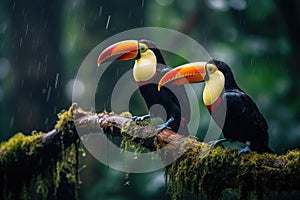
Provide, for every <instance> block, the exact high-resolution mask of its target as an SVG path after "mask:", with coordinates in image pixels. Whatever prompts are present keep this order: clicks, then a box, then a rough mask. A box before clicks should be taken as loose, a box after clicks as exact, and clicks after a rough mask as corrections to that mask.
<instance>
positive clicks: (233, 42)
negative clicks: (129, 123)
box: [0, 0, 300, 200]
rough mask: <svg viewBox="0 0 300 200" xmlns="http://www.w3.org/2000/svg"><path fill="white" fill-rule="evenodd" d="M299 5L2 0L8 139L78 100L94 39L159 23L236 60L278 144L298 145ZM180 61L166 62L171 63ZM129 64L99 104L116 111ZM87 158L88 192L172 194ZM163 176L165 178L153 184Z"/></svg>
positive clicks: (234, 0)
mask: <svg viewBox="0 0 300 200" xmlns="http://www.w3.org/2000/svg"><path fill="white" fill-rule="evenodd" d="M284 2H285V3H284ZM299 4H300V3H299V2H295V1H282V2H281V1H279V0H278V1H277V0H275V1H259V0H211V1H209V0H202V1H197V0H190V1H185V0H155V1H149V0H118V1H117V0H91V1H85V0H75V1H73V0H64V1H51V2H50V1H49V2H47V1H45V0H43V1H40V2H39V3H36V2H35V1H32V0H31V1H26V3H24V2H22V1H21V0H14V1H1V2H0V19H1V20H0V102H1V104H0V113H1V115H0V119H1V120H0V133H1V135H0V139H2V140H4V139H7V138H9V137H11V136H12V135H13V134H15V132H16V131H18V130H21V131H24V132H27V133H30V132H31V130H34V129H38V130H44V131H47V130H49V129H51V128H52V127H53V126H54V124H55V120H56V115H55V114H56V113H57V112H58V111H59V110H60V109H63V108H67V107H68V106H69V105H71V100H72V99H71V94H72V81H73V80H74V79H75V77H76V73H77V70H78V69H79V67H80V65H81V63H82V61H83V60H84V58H85V57H86V55H87V54H88V53H89V52H90V51H91V50H92V49H93V48H94V47H95V46H96V45H98V44H99V43H100V42H102V41H103V40H105V39H107V38H108V37H110V36H112V35H114V34H117V33H119V32H121V31H125V30H128V29H132V28H137V27H144V26H155V27H164V28H169V29H174V30H178V31H180V32H182V33H184V34H187V35H188V36H190V37H192V38H193V39H195V40H196V41H198V42H199V43H200V44H201V45H203V47H204V48H205V49H206V50H207V52H208V53H209V54H210V55H211V57H214V58H218V59H221V60H223V61H225V62H226V63H228V64H229V65H230V66H231V67H232V69H233V72H234V74H235V77H236V79H237V82H238V83H239V85H240V87H241V88H242V89H243V90H245V91H246V92H247V93H248V94H249V95H250V96H251V97H253V99H254V100H255V102H256V103H257V105H258V106H259V108H260V110H261V112H262V113H263V115H264V116H265V118H266V120H267V121H268V124H269V135H270V146H271V147H272V149H274V150H275V151H276V152H278V153H284V152H286V151H287V150H289V149H293V148H299V147H300V123H299V120H300V106H299V100H300V95H299V94H300V93H299V90H300V80H299V73H300V68H299V67H298V66H297V61H298V60H299V57H300V42H299V41H300V38H299V37H298V38H297V37H295V35H297V33H300V31H299V26H298V25H299V24H300V9H299V8H300V5H299ZM297 22H298V23H297ZM299 35H300V34H298V36H299ZM133 39H134V38H133ZM186 51H193V49H186ZM95 62H96V61H95ZM181 62H182V60H180V59H179V60H178V61H177V60H175V59H174V60H167V63H168V64H169V65H170V66H176V65H179V64H182V63H181ZM131 64H132V63H131V62H126V63H125V64H123V66H125V67H123V66H116V67H113V68H111V69H109V71H108V72H107V73H108V74H107V75H106V76H107V79H103V80H101V81H102V82H101V85H102V90H101V88H98V90H97V95H96V102H97V106H96V108H95V109H96V111H101V110H103V109H107V110H109V109H110V107H109V101H110V100H109V98H110V97H109V96H110V92H109V91H111V90H112V88H113V86H114V83H115V82H116V81H117V80H118V78H119V77H121V76H122V74H123V73H125V72H127V71H128V70H129V69H130V67H131V66H130V65H131ZM95 67H96V65H95ZM103 85H104V86H105V87H104V86H103ZM103 88H105V89H103ZM198 91H199V106H200V108H201V121H200V127H199V131H198V134H197V136H198V137H199V138H200V139H203V137H204V135H203V134H205V132H206V130H207V123H208V122H209V115H208V112H207V111H206V109H205V108H204V107H203V105H202V100H201V99H202V97H201V90H199V89H198ZM136 96H138V95H136ZM132 107H133V108H132ZM131 108H132V110H133V112H134V114H140V113H141V114H143V113H144V112H146V110H145V108H142V106H139V108H138V109H137V108H136V107H135V106H131ZM84 164H85V165H87V167H86V168H85V169H84V170H82V177H83V178H82V180H83V183H82V187H81V188H82V189H81V193H82V199H91V198H92V199H124V200H125V199H133V198H134V199H164V198H165V196H164V184H163V182H160V181H161V180H162V178H163V176H162V173H161V172H153V173H148V174H134V175H131V174H130V175H129V178H126V177H127V175H126V174H124V173H121V172H117V171H114V170H112V169H109V168H108V167H105V166H103V165H101V164H99V163H97V162H96V161H95V160H93V158H91V157H90V156H87V157H86V158H84V159H83V165H84ZM127 179H128V180H127ZM155 180H156V181H158V182H159V183H158V184H155V183H153V185H151V184H150V183H152V182H155ZM127 181H129V182H128V183H129V184H126V182H127ZM154 186H157V187H154ZM158 186H159V187H158ZM145 188H149V189H145ZM154 188H155V189H154Z"/></svg>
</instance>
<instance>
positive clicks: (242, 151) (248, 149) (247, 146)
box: [238, 142, 251, 155]
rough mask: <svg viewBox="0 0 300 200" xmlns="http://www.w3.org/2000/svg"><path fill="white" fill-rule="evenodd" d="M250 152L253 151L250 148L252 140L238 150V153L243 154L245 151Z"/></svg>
mask: <svg viewBox="0 0 300 200" xmlns="http://www.w3.org/2000/svg"><path fill="white" fill-rule="evenodd" d="M248 152H251V149H250V142H246V146H245V147H244V148H241V149H240V150H239V151H238V155H241V154H243V153H248Z"/></svg>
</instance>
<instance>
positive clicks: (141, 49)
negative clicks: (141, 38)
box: [140, 43, 148, 53]
mask: <svg viewBox="0 0 300 200" xmlns="http://www.w3.org/2000/svg"><path fill="white" fill-rule="evenodd" d="M147 50H148V47H147V45H145V44H143V43H140V51H141V53H144V52H145V51H147Z"/></svg>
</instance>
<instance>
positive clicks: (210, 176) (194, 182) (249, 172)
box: [166, 145, 300, 199]
mask: <svg viewBox="0 0 300 200" xmlns="http://www.w3.org/2000/svg"><path fill="white" fill-rule="evenodd" d="M299 159H300V152H299V151H298V150H294V151H290V152H288V153H287V154H286V155H283V156H277V155H274V154H258V153H255V152H251V153H247V154H243V155H241V156H238V155H237V150H234V149H223V148H221V147H217V148H214V149H211V150H210V149H209V147H207V146H206V145H204V146H203V145H200V146H196V147H193V148H189V149H188V150H187V152H186V153H185V155H184V157H183V158H181V159H179V160H177V161H176V162H174V163H173V164H172V165H171V166H170V167H169V168H168V169H167V170H166V174H167V178H168V193H169V194H170V195H171V197H172V199H178V198H179V197H181V196H182V195H184V194H187V193H194V194H201V193H203V194H206V195H207V196H208V197H209V198H211V199H216V198H220V197H221V196H222V193H223V192H225V191H228V190H230V192H231V193H235V195H236V196H237V197H239V198H247V197H249V195H252V196H255V197H257V198H258V197H261V196H262V195H263V193H265V192H268V191H284V190H293V189H296V190H299V189H300V185H299V184H300V160H299Z"/></svg>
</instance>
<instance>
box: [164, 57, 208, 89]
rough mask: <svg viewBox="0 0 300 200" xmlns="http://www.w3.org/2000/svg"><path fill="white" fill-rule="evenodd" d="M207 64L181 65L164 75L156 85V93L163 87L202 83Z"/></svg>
mask: <svg viewBox="0 0 300 200" xmlns="http://www.w3.org/2000/svg"><path fill="white" fill-rule="evenodd" d="M206 64H207V62H194V63H188V64H184V65H181V66H179V67H176V68H174V69H172V70H171V71H169V72H168V73H166V74H165V75H164V76H163V77H162V78H161V79H160V81H159V83H158V91H160V88H161V87H162V86H164V85H166V84H167V83H168V84H172V85H183V84H185V83H196V82H202V81H204V80H205V77H206Z"/></svg>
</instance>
